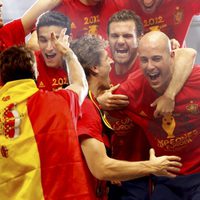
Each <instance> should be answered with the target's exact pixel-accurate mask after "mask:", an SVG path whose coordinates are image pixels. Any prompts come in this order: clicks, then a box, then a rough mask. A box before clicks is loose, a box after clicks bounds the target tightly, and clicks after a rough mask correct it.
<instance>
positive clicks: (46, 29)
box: [38, 26, 63, 68]
mask: <svg viewBox="0 0 200 200" xmlns="http://www.w3.org/2000/svg"><path fill="white" fill-rule="evenodd" d="M62 29H63V27H60V26H42V27H40V28H39V30H38V44H39V47H40V50H41V53H42V55H43V57H44V61H45V63H46V65H47V66H48V67H53V68H57V67H62V65H63V59H62V55H61V54H60V53H59V52H58V51H57V50H56V49H55V48H54V47H53V45H52V42H51V33H52V32H55V34H56V37H57V38H58V37H59V35H60V32H61V30H62Z"/></svg>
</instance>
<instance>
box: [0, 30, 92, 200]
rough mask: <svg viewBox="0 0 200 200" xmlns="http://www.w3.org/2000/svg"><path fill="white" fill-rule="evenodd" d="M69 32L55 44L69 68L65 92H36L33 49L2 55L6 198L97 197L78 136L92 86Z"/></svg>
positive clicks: (0, 185)
mask: <svg viewBox="0 0 200 200" xmlns="http://www.w3.org/2000/svg"><path fill="white" fill-rule="evenodd" d="M64 33H65V30H63V31H62V32H61V34H60V37H59V39H58V40H57V39H56V35H55V33H52V35H51V40H52V43H53V44H54V45H55V47H56V48H57V49H58V51H60V53H61V54H62V56H63V58H64V60H65V62H67V63H68V64H69V67H68V70H69V73H70V74H71V81H72V84H71V85H70V86H68V87H67V88H65V89H61V90H59V91H55V92H47V91H43V90H39V89H38V88H37V86H36V84H35V82H34V80H33V79H35V76H34V72H35V71H34V69H33V68H34V63H35V60H34V56H33V53H32V52H31V51H30V50H28V49H26V48H24V47H11V48H9V49H7V50H5V51H4V52H2V54H1V56H0V80H1V82H2V83H3V87H2V88H1V89H0V96H1V97H0V99H1V103H0V127H1V128H0V129H1V134H0V149H1V151H0V158H1V162H0V169H1V175H0V196H1V199H4V200H10V199H13V200H14V199H22V200H27V199H29V200H35V199H37V200H42V199H54V200H58V199H59V200H61V199H63V200H64V199H69V200H75V199H77V200H78V199H81V200H93V199H94V196H92V195H93V193H92V190H91V186H90V184H89V182H88V173H87V168H86V166H85V164H84V162H83V159H82V155H81V150H80V146H79V142H78V137H77V134H76V124H77V119H78V117H79V115H80V105H81V104H82V102H83V100H84V98H85V96H86V94H87V91H88V86H87V81H86V78H85V74H84V71H83V69H82V67H81V65H80V64H79V62H78V60H77V57H76V56H75V54H74V53H73V51H72V50H71V49H70V48H69V47H68V46H69V44H68V39H67V37H66V36H65V35H64ZM72 62H74V63H75V65H70V64H71V63H72ZM11 72H12V73H11Z"/></svg>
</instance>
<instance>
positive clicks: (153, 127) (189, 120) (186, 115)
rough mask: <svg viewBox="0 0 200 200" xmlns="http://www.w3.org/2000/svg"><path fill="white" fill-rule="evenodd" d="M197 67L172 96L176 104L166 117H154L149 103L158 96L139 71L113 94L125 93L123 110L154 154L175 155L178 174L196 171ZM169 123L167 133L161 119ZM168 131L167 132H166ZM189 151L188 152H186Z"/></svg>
mask: <svg viewBox="0 0 200 200" xmlns="http://www.w3.org/2000/svg"><path fill="white" fill-rule="evenodd" d="M199 85H200V67H197V66H196V67H194V69H193V72H192V74H191V75H190V77H189V79H188V81H187V82H186V83H185V85H184V87H183V89H182V90H181V92H180V93H179V94H178V95H177V96H176V107H175V111H174V113H173V116H170V119H167V118H166V117H162V118H158V119H155V118H154V117H153V112H154V108H151V107H150V104H151V103H152V102H153V101H154V100H155V99H156V98H157V97H158V95H157V94H156V92H155V91H154V90H153V89H152V88H151V87H150V85H149V84H148V82H147V80H146V79H145V78H144V76H143V74H142V72H141V74H140V75H139V74H137V75H134V74H132V75H131V76H130V77H129V79H128V80H127V81H126V82H124V83H123V84H122V85H121V86H120V88H119V90H118V91H117V93H120V94H121V93H122V94H126V95H128V96H129V100H130V104H129V106H128V107H127V109H126V111H125V112H126V113H127V114H128V115H129V117H130V118H131V119H133V120H134V121H135V122H136V123H138V124H139V125H140V126H142V127H143V128H144V129H145V132H146V135H147V137H148V140H149V142H150V143H151V145H152V147H153V148H154V149H155V151H156V155H157V156H159V155H179V156H181V158H182V159H181V162H182V164H183V167H182V168H181V172H180V173H181V174H193V173H199V172H200V159H199V155H200V126H199V120H200V87H199ZM168 120H169V122H170V124H172V125H173V123H174V128H173V129H172V132H171V133H168V131H167V130H166V128H165V124H166V123H165V122H166V121H168ZM170 134H171V135H170ZM188 152H189V153H188Z"/></svg>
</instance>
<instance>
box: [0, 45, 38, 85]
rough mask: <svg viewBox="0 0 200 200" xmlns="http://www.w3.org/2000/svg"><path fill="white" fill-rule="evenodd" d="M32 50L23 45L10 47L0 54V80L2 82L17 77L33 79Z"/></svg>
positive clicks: (33, 61)
mask: <svg viewBox="0 0 200 200" xmlns="http://www.w3.org/2000/svg"><path fill="white" fill-rule="evenodd" d="M34 63H35V58H34V55H33V52H32V51H31V50H30V49H28V48H26V47H24V46H20V47H16V46H13V47H10V48H8V49H6V50H5V51H3V52H1V54H0V80H1V83H2V84H5V83H7V82H9V81H14V80H19V79H29V78H31V79H35V73H34V69H33V65H34Z"/></svg>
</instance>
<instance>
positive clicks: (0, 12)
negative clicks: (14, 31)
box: [0, 0, 3, 28]
mask: <svg viewBox="0 0 200 200" xmlns="http://www.w3.org/2000/svg"><path fill="white" fill-rule="evenodd" d="M2 10H3V2H2V1H1V0H0V28H1V27H2V26H3V16H2Z"/></svg>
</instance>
